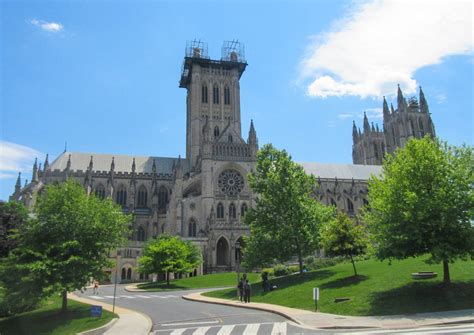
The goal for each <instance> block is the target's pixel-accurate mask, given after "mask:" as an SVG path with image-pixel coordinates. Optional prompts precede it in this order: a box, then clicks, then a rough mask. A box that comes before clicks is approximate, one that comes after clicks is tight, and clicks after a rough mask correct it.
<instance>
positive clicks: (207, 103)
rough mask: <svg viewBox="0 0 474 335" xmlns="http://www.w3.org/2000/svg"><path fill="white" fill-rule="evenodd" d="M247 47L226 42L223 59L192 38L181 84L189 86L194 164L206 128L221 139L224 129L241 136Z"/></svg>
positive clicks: (189, 143)
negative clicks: (242, 86)
mask: <svg viewBox="0 0 474 335" xmlns="http://www.w3.org/2000/svg"><path fill="white" fill-rule="evenodd" d="M246 66H247V63H246V61H245V54H244V47H243V45H241V44H240V43H239V42H238V41H226V42H224V45H223V46H222V54H221V59H220V60H213V59H210V57H209V55H208V49H207V43H204V42H201V41H196V40H194V41H191V42H188V43H187V45H186V51H185V57H184V62H183V67H182V72H181V80H180V81H179V87H183V88H186V90H187V95H186V158H187V159H188V160H189V162H190V165H191V167H195V166H196V163H197V162H198V158H199V157H201V155H202V152H203V143H204V131H205V128H206V129H209V128H210V131H211V134H210V135H211V137H213V138H214V139H218V138H219V137H220V136H222V135H223V131H224V130H226V131H225V133H226V136H228V139H227V140H228V141H230V142H232V135H231V134H236V135H237V138H241V121H240V85H239V80H240V77H241V76H242V73H243V72H244V71H245V68H246Z"/></svg>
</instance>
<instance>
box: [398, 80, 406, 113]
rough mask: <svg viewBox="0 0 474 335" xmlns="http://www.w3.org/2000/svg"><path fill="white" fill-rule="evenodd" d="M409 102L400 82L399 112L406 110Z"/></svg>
mask: <svg viewBox="0 0 474 335" xmlns="http://www.w3.org/2000/svg"><path fill="white" fill-rule="evenodd" d="M406 107H407V102H406V100H405V98H404V97H403V93H402V90H401V89H400V84H398V91H397V108H398V111H399V112H406V111H407V109H406Z"/></svg>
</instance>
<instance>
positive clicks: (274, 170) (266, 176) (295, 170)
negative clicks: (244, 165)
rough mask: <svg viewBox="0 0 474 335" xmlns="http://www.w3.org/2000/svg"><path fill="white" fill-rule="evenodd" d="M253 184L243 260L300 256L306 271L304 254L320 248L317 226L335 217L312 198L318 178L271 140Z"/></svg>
mask: <svg viewBox="0 0 474 335" xmlns="http://www.w3.org/2000/svg"><path fill="white" fill-rule="evenodd" d="M249 183H250V187H251V188H252V190H253V191H254V192H256V193H257V194H258V197H257V200H256V207H255V208H252V209H250V210H249V212H248V213H247V214H246V215H245V222H246V224H248V225H249V226H250V236H249V237H248V238H247V239H246V246H245V250H244V254H245V260H244V262H245V264H246V265H247V266H248V267H252V266H257V265H264V264H267V263H271V262H272V261H274V260H279V261H286V260H289V259H290V258H291V257H293V256H296V257H297V258H298V262H299V268H300V273H301V274H302V273H303V257H305V256H307V255H309V254H311V253H313V252H314V251H315V250H317V249H318V248H319V231H318V228H319V226H320V225H321V224H322V223H323V222H326V221H328V220H330V219H331V218H332V217H333V213H334V209H333V208H332V207H326V206H324V205H322V204H320V203H319V202H317V201H316V200H314V199H313V198H312V197H311V192H312V191H313V188H314V186H315V184H316V180H315V177H314V176H310V175H307V174H306V173H305V171H304V170H303V168H302V167H301V166H300V165H298V164H296V163H295V162H293V161H292V160H291V157H290V156H289V155H288V153H287V152H286V151H285V150H277V149H275V148H274V147H273V146H272V145H271V144H267V145H265V146H264V147H263V148H262V149H261V150H260V151H259V153H258V157H257V166H256V171H255V172H254V173H251V174H249Z"/></svg>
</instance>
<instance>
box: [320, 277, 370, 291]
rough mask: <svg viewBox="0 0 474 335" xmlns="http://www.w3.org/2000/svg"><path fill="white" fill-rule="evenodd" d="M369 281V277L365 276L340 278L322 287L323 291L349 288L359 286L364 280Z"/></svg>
mask: <svg viewBox="0 0 474 335" xmlns="http://www.w3.org/2000/svg"><path fill="white" fill-rule="evenodd" d="M367 279H369V277H367V276H364V275H358V276H350V277H345V278H339V279H336V280H333V281H330V282H328V283H325V284H323V285H321V288H322V289H326V288H340V287H347V286H351V285H357V284H359V283H361V282H363V281H364V280H367Z"/></svg>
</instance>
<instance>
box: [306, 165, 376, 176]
mask: <svg viewBox="0 0 474 335" xmlns="http://www.w3.org/2000/svg"><path fill="white" fill-rule="evenodd" d="M299 164H300V165H301V166H303V169H304V170H305V171H306V173H311V174H313V175H314V176H316V177H320V178H323V179H324V178H335V177H337V179H352V178H354V179H359V180H368V179H369V178H370V176H371V175H376V176H380V175H381V174H382V167H381V166H377V165H356V164H325V163H299Z"/></svg>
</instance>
